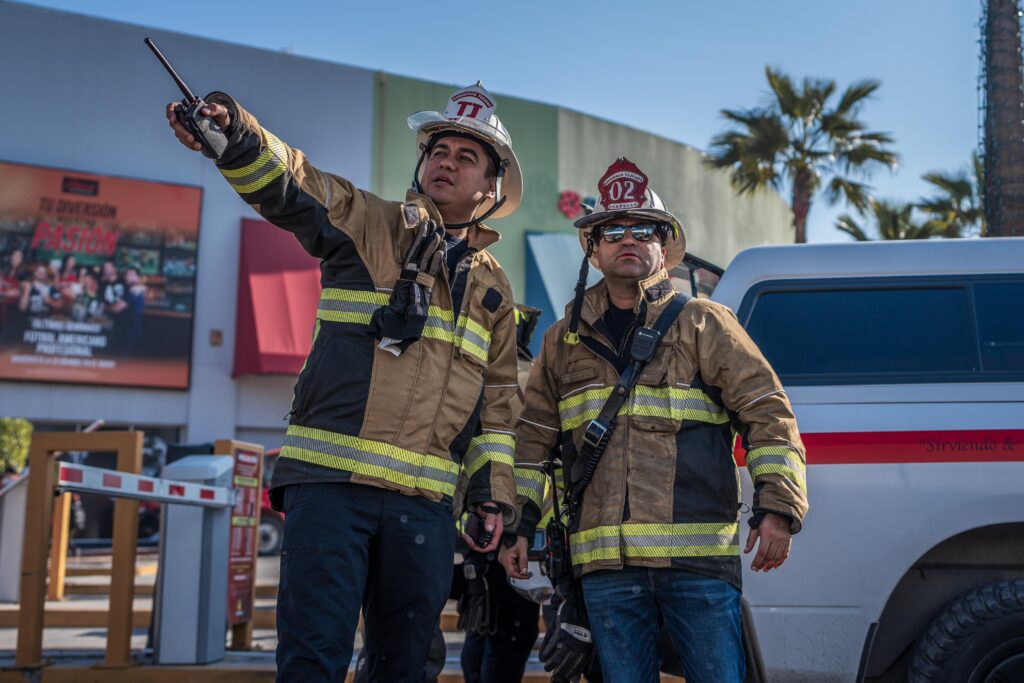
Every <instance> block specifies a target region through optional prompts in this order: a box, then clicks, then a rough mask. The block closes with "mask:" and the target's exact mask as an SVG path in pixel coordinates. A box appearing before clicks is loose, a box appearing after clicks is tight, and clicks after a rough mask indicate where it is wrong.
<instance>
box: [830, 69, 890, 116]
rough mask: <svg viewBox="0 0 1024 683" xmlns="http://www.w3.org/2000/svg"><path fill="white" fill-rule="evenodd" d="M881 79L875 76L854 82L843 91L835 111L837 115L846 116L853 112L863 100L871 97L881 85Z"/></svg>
mask: <svg viewBox="0 0 1024 683" xmlns="http://www.w3.org/2000/svg"><path fill="white" fill-rule="evenodd" d="M881 85H882V83H881V81H878V80H875V79H873V78H865V79H864V80H862V81H858V82H856V83H853V84H852V85H850V86H849V87H847V88H846V90H844V91H843V94H842V96H841V97H840V98H839V104H837V105H836V108H835V111H834V112H833V113H834V114H835V115H837V116H846V115H847V114H849V113H851V112H852V111H853V110H854V109H855V108H856V107H857V106H858V105H859V104H860V103H861V102H863V101H864V100H866V99H868V98H869V97H871V96H872V95H873V94H874V93H875V91H876V90H878V88H879V87H881Z"/></svg>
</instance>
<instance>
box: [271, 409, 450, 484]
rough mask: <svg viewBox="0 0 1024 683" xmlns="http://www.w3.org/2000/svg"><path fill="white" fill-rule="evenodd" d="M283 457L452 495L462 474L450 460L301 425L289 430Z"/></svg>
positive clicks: (282, 453)
mask: <svg viewBox="0 0 1024 683" xmlns="http://www.w3.org/2000/svg"><path fill="white" fill-rule="evenodd" d="M280 457H287V458H295V459H297V460H302V461H304V462H308V463H312V464H314V465H319V466H321V467H328V468H331V469H336V470H345V471H349V472H353V473H355V474H361V475H364V476H368V477H373V478H375V479H381V480H384V481H388V482H391V483H394V484H398V485H400V486H405V487H407V488H412V489H416V488H418V489H425V490H429V491H437V492H439V493H443V494H445V495H449V496H451V495H454V494H455V483H456V479H457V477H458V473H459V466H458V465H457V464H456V463H453V462H452V461H450V460H448V459H446V458H442V457H438V456H435V455H429V454H422V453H415V452H413V451H408V450H405V449H403V448H398V447H397V446H393V445H391V444H388V443H384V442H381V441H371V440H370V439H362V438H359V437H355V436H350V435H348V434H337V433H335V432H329V431H326V430H323V429H316V428H313V427H302V426H300V425H290V426H289V427H288V431H287V434H286V436H285V444H284V447H283V448H282V449H281V455H280Z"/></svg>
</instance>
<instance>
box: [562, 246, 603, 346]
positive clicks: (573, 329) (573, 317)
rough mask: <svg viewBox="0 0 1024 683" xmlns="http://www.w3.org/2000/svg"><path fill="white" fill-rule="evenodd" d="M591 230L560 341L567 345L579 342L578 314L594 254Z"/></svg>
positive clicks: (580, 311) (581, 311)
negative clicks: (565, 328)
mask: <svg viewBox="0 0 1024 683" xmlns="http://www.w3.org/2000/svg"><path fill="white" fill-rule="evenodd" d="M595 246H596V245H595V244H594V238H593V231H591V234H590V236H588V237H587V253H586V254H584V255H583V263H581V264H580V276H579V279H577V280H576V298H574V299H573V301H572V313H570V314H569V329H568V330H566V332H565V336H564V337H562V341H563V342H565V343H566V344H568V345H569V346H576V345H577V344H579V343H580V335H579V329H580V315H581V314H582V313H583V295H584V293H585V292H586V291H587V274H588V273H589V271H590V257H591V256H592V255H593V254H594V247H595Z"/></svg>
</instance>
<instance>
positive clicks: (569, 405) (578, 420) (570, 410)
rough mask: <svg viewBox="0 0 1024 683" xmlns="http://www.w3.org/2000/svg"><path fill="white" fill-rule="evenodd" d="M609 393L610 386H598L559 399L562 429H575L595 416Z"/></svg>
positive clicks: (599, 411) (610, 390)
mask: <svg viewBox="0 0 1024 683" xmlns="http://www.w3.org/2000/svg"><path fill="white" fill-rule="evenodd" d="M611 395H612V387H600V388H597V389H587V390H586V391H581V392H579V393H578V394H573V395H572V396H569V397H568V398H564V399H562V400H561V401H559V402H558V413H559V415H560V417H561V421H562V431H570V430H573V429H576V428H577V427H579V426H580V425H583V424H586V423H588V422H590V421H591V420H593V419H594V418H596V417H597V416H598V415H599V414H600V413H601V408H603V407H604V404H605V401H607V400H608V397H609V396H611ZM623 407H625V406H623Z"/></svg>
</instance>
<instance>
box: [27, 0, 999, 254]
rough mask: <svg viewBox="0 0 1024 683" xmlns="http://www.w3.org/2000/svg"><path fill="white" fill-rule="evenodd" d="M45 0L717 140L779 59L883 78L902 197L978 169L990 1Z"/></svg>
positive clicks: (819, 207) (872, 121) (814, 225)
mask: <svg viewBox="0 0 1024 683" xmlns="http://www.w3.org/2000/svg"><path fill="white" fill-rule="evenodd" d="M30 4H35V5H40V6H45V7H53V8H57V9H63V10H68V11H73V12H78V13H83V14H89V15H93V16H98V17H104V18H108V19H115V20H118V21H125V22H129V23H133V24H140V25H146V26H154V27H158V28H162V29H167V30H172V31H179V32H182V33H189V34H193V35H199V36H204V37H209V38H215V39H219V40H224V41H228V42H233V43H242V44H246V45H253V46H256V47H261V48H266V49H270V50H287V51H289V52H291V53H294V54H297V55H302V56H308V57H315V58H319V59H325V60H329V61H334V62H340V63H344V64H351V65H354V66H362V67H367V68H371V69H383V70H385V71H388V72H391V73H397V74H402V75H408V76H413V77H416V78H423V79H427V80H432V81H438V82H443V83H452V84H455V85H465V84H468V83H472V82H474V81H476V80H477V79H482V80H483V81H484V84H485V85H486V86H487V87H488V89H490V90H492V91H496V92H499V93H507V94H512V95H516V96H518V97H525V98H528V99H533V100H539V101H543V102H550V103H552V104H558V105H560V106H565V107H569V108H571V109H576V110H579V111H582V112H586V113H588V114H592V115H595V116H600V117H602V118H606V119H610V120H613V121H616V122H619V123H624V124H627V125H630V126H634V127H636V128H640V129H643V130H648V131H651V132H654V133H657V134H659V135H663V136H666V137H669V138H672V139H675V140H679V141H681V142H684V143H687V144H689V145H692V146H694V147H697V148H701V149H704V148H706V147H707V145H708V142H709V140H710V139H711V137H712V136H713V135H714V134H715V133H717V132H719V131H720V130H722V128H723V121H722V120H721V118H720V117H719V115H718V112H719V110H720V109H722V108H738V107H746V106H753V105H756V104H759V103H760V102H762V101H763V99H764V98H765V96H766V89H767V85H766V83H765V79H764V66H765V64H771V65H774V66H778V67H781V68H783V69H784V70H786V71H788V72H789V73H791V74H792V75H793V76H795V77H798V78H802V77H804V76H816V77H828V78H832V79H835V80H836V81H838V83H839V85H840V86H841V87H842V86H845V85H847V84H849V83H850V82H852V81H855V80H859V79H861V78H877V79H879V80H881V81H882V87H881V89H880V91H879V93H878V95H877V97H876V99H875V100H874V101H872V102H870V103H869V104H868V105H867V106H866V107H865V109H864V111H863V114H862V117H863V119H864V120H865V121H866V122H867V123H868V125H869V126H871V127H872V128H874V129H878V130H885V131H889V132H891V133H892V134H893V135H894V137H895V138H896V144H895V148H896V150H897V151H898V152H899V153H900V155H901V158H902V160H901V165H900V168H899V170H898V171H897V172H896V173H895V174H889V173H882V174H879V175H877V176H876V177H875V178H873V181H872V182H873V184H874V185H875V187H876V194H877V195H878V196H880V197H887V198H896V199H903V200H914V199H917V198H919V197H921V196H922V195H923V194H925V193H926V192H927V191H928V190H927V186H926V184H925V183H924V182H923V181H921V179H920V176H921V174H923V173H926V172H928V171H932V170H954V169H957V168H960V167H966V165H967V163H968V161H969V158H970V154H971V151H972V150H973V149H974V148H975V147H976V145H977V139H978V131H977V124H978V113H977V106H978V96H977V91H976V85H977V77H978V51H979V45H978V35H979V34H978V19H979V16H980V8H981V4H980V2H979V1H978V0H857V1H856V2H843V1H840V0H770V1H768V2H764V1H757V0H672V1H668V0H666V1H664V2H650V1H645V0H629V1H626V0H620V1H619V2H606V1H604V0H591V1H589V2H581V1H577V0H547V1H546V2H537V1H535V0H520V1H519V2H515V3H510V2H484V1H482V0H476V1H475V2H451V1H449V0H433V1H432V2H416V3H413V2H388V1H386V0H378V1H377V2H350V1H348V0H335V1H334V2H313V1H303V0H291V2H285V3H282V2H280V1H278V2H266V1H264V0H249V1H248V2H245V3H236V2H221V3H216V2H209V1H208V0H207V1H205V2H196V1H194V0H175V1H174V2H163V3H154V2H139V1H138V0H134V1H132V2H129V1H127V0H36V1H34V2H31V3H30ZM143 57H144V55H141V54H140V58H143ZM214 85H216V84H214ZM218 87H228V84H222V85H219V86H218ZM513 133H514V131H513ZM623 153H628V150H624V151H623ZM787 200H788V197H787ZM841 210H842V209H841V207H840V208H837V209H830V208H828V207H826V206H825V204H824V202H823V201H818V202H816V203H815V205H814V208H813V209H812V211H811V216H810V221H809V238H810V240H811V241H818V242H820V241H844V240H845V239H847V238H846V237H845V236H844V235H843V234H841V233H839V232H838V231H837V230H835V228H834V227H833V224H834V221H835V217H836V215H837V214H838V213H840V212H841Z"/></svg>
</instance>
